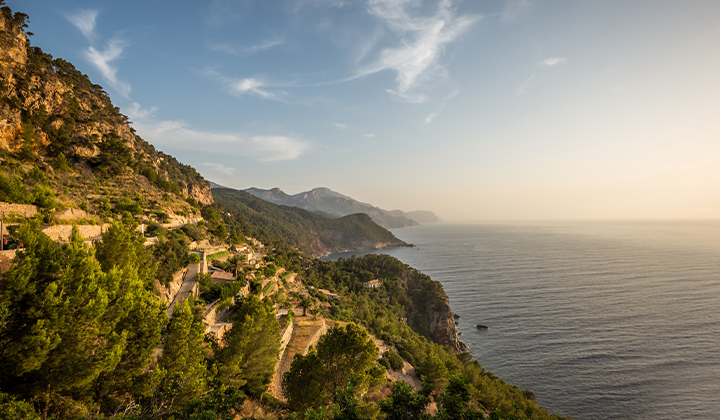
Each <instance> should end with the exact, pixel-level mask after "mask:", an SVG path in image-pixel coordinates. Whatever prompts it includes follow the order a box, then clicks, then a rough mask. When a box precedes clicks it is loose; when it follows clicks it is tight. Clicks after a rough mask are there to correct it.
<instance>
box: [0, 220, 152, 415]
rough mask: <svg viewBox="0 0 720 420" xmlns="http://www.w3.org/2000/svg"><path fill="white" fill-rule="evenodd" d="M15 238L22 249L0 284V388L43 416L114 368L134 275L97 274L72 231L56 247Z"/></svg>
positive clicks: (26, 236)
mask: <svg viewBox="0 0 720 420" xmlns="http://www.w3.org/2000/svg"><path fill="white" fill-rule="evenodd" d="M20 233H21V235H20V236H21V238H22V240H23V243H24V244H25V247H26V248H25V250H24V251H22V252H18V254H17V257H16V259H15V261H14V264H13V266H12V268H11V269H10V270H9V271H8V272H7V273H6V275H5V278H4V280H3V282H2V283H0V300H2V301H3V306H5V307H6V308H7V309H8V310H9V315H8V317H7V318H6V321H5V328H4V329H3V331H2V333H0V372H1V373H0V384H1V385H0V386H2V388H3V389H8V387H11V388H12V390H13V392H16V393H18V394H20V395H22V396H26V397H35V398H38V397H39V398H40V399H41V400H42V401H43V403H42V404H41V405H42V406H43V411H44V412H47V410H48V409H49V408H50V405H51V404H54V403H55V402H62V403H66V402H67V401H70V400H72V398H71V396H72V395H75V394H84V393H87V392H88V391H89V390H90V389H92V387H93V386H94V385H95V381H96V380H97V379H98V377H99V376H100V375H101V374H103V373H105V372H112V371H113V370H114V369H115V368H116V367H117V365H118V363H119V362H120V360H121V357H122V354H123V351H124V350H125V348H126V346H127V339H128V336H129V331H127V330H124V329H122V328H118V324H119V323H120V321H121V320H122V319H124V318H126V317H127V316H128V314H129V312H130V311H131V310H132V309H133V306H134V303H135V301H136V300H137V292H138V290H140V291H143V290H144V289H143V288H142V285H140V287H138V284H139V283H140V282H139V279H138V278H137V275H135V276H132V275H131V274H132V273H130V274H129V275H123V273H121V272H120V271H118V270H111V271H110V272H108V273H104V272H102V270H101V268H100V264H99V263H98V262H97V261H96V260H95V259H94V258H93V254H92V251H91V250H88V249H87V247H85V245H84V243H83V240H82V238H81V237H80V236H79V235H78V233H77V230H74V231H73V233H72V236H71V238H70V242H69V243H68V244H66V245H63V246H59V245H57V244H55V243H54V242H52V241H51V240H50V239H49V238H48V237H47V236H45V235H43V234H41V233H39V231H38V229H37V226H33V225H31V224H26V225H24V226H23V227H21V231H20ZM57 396H65V398H63V399H62V401H57V400H58V398H57Z"/></svg>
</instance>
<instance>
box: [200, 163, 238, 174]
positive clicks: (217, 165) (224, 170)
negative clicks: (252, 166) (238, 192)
mask: <svg viewBox="0 0 720 420" xmlns="http://www.w3.org/2000/svg"><path fill="white" fill-rule="evenodd" d="M202 166H208V167H210V168H214V169H215V170H216V171H218V172H220V173H221V174H225V175H227V176H233V175H234V174H235V168H230V167H227V166H225V165H223V164H221V163H213V162H203V163H202Z"/></svg>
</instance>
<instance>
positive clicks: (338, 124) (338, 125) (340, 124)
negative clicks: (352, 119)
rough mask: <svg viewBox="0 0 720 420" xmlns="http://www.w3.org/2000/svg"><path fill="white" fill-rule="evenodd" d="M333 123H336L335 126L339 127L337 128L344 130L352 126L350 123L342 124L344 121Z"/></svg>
mask: <svg viewBox="0 0 720 420" xmlns="http://www.w3.org/2000/svg"><path fill="white" fill-rule="evenodd" d="M333 125H334V126H335V127H337V128H340V129H343V130H347V129H348V128H350V126H349V125H347V124H342V123H333Z"/></svg>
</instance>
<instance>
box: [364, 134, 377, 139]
mask: <svg viewBox="0 0 720 420" xmlns="http://www.w3.org/2000/svg"><path fill="white" fill-rule="evenodd" d="M363 136H364V137H367V138H369V139H372V138H375V134H373V133H367V134H363Z"/></svg>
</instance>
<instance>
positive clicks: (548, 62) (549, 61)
mask: <svg viewBox="0 0 720 420" xmlns="http://www.w3.org/2000/svg"><path fill="white" fill-rule="evenodd" d="M558 64H567V58H565V57H551V58H546V59H545V60H543V61H541V62H540V64H538V66H540V67H552V66H557V65H558Z"/></svg>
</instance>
